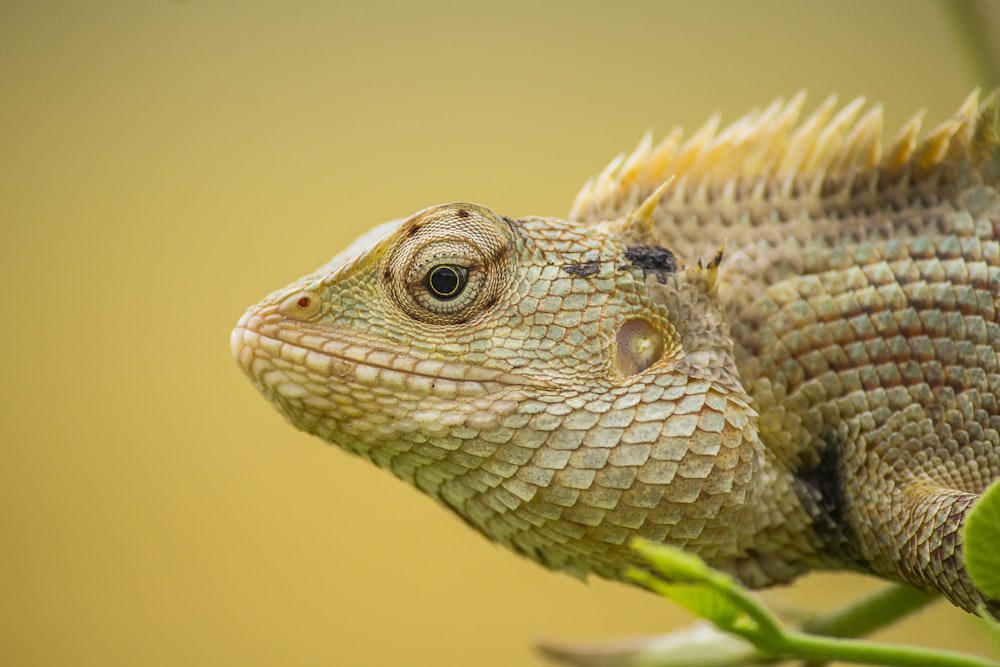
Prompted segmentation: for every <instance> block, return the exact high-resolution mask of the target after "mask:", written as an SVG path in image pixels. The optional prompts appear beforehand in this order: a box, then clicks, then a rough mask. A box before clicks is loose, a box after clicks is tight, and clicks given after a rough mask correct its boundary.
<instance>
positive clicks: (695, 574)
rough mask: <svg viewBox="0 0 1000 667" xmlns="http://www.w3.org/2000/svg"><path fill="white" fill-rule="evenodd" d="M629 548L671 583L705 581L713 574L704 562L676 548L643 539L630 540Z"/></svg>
mask: <svg viewBox="0 0 1000 667" xmlns="http://www.w3.org/2000/svg"><path fill="white" fill-rule="evenodd" d="M631 547H632V549H633V550H634V551H635V552H636V553H638V554H639V555H640V556H642V557H643V558H645V559H646V560H647V561H649V564H650V565H652V566H653V567H654V568H655V569H656V571H657V572H659V573H660V574H662V575H663V576H665V577H666V578H667V579H670V580H672V581H705V580H707V579H708V578H709V577H711V576H712V574H713V572H714V570H712V569H711V568H710V567H709V566H708V565H706V564H705V561H703V560H702V559H700V558H698V557H697V556H695V555H694V554H689V553H686V552H684V551H681V550H680V549H678V548H677V547H671V546H668V545H665V544H653V543H652V542H649V541H647V540H643V539H635V540H632V544H631Z"/></svg>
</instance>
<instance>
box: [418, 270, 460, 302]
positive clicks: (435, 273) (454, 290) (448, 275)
mask: <svg viewBox="0 0 1000 667" xmlns="http://www.w3.org/2000/svg"><path fill="white" fill-rule="evenodd" d="M468 275H469V272H468V270H467V269H465V268H464V267H461V266H451V265H442V266H435V267H434V268H433V269H431V270H430V272H429V273H428V274H427V287H428V288H429V289H430V293H431V294H432V295H433V296H434V298H436V299H439V300H441V301H448V300H449V299H454V298H455V297H456V296H458V295H459V294H461V293H462V290H463V289H464V288H465V281H466V279H467V278H468Z"/></svg>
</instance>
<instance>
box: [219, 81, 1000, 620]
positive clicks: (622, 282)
mask: <svg viewBox="0 0 1000 667" xmlns="http://www.w3.org/2000/svg"><path fill="white" fill-rule="evenodd" d="M801 104H802V98H801V96H799V97H796V98H794V99H793V100H792V101H791V102H789V103H788V104H784V103H781V102H778V103H775V104H774V105H772V106H771V107H769V108H768V109H765V110H764V111H763V112H759V113H754V114H751V115H749V116H747V117H746V118H744V119H743V120H741V121H740V122H738V123H736V124H735V125H733V126H732V127H731V128H730V129H728V130H727V131H725V132H723V133H721V134H719V135H716V134H715V125H714V124H712V123H710V124H709V125H708V126H706V128H704V129H703V130H702V131H701V132H699V133H697V134H696V135H695V136H694V137H693V138H692V139H690V140H688V142H686V143H684V144H682V143H681V141H680V134H679V131H675V132H674V133H672V134H671V135H669V136H668V138H667V140H666V141H665V142H664V143H662V144H661V145H660V146H658V147H656V148H655V149H654V148H652V147H651V146H650V145H649V143H648V141H646V142H644V143H643V144H641V145H640V147H639V149H637V151H636V152H635V153H633V154H632V155H631V156H629V157H628V158H623V159H620V160H617V161H615V162H613V163H612V165H611V166H610V167H609V168H608V169H607V170H605V172H604V173H602V174H601V176H599V177H598V178H597V179H596V180H594V181H592V182H591V183H589V184H588V185H587V186H585V188H584V190H583V191H582V192H581V194H580V196H579V197H578V199H577V203H576V205H575V206H574V210H573V212H572V213H571V215H570V219H571V222H565V221H560V220H555V219H549V218H526V219H522V220H512V219H510V218H507V217H504V216H502V215H498V214H497V213H494V212H493V211H491V210H490V209H488V208H485V207H483V206H479V205H475V204H450V205H444V206H437V207H433V208H430V209H426V210H424V211H421V212H419V213H417V214H415V215H414V216H412V217H411V218H409V219H407V220H405V221H403V222H401V223H394V224H391V225H387V226H383V227H382V228H379V229H378V230H376V232H375V234H373V235H369V237H366V238H364V239H362V240H359V242H358V243H356V244H355V246H353V247H352V248H351V249H349V250H348V251H345V253H343V254H341V255H340V256H338V257H336V258H334V259H333V260H332V261H331V262H330V263H329V264H327V265H326V266H324V267H323V268H321V269H320V270H318V271H317V272H315V273H313V274H311V275H309V276H306V277H304V278H302V279H301V280H299V281H297V282H295V283H293V284H292V285H289V286H288V287H286V288H284V289H282V290H279V291H277V292H275V293H274V294H272V295H271V296H269V297H267V298H266V299H265V300H263V301H262V302H261V303H259V304H258V305H256V306H254V307H252V308H251V309H250V310H248V311H247V313H246V314H245V315H244V316H243V318H242V319H241V320H240V322H239V324H238V325H237V327H236V329H235V330H234V332H233V336H232V346H233V354H234V355H235V356H236V358H237V359H238V360H239V361H240V363H241V364H242V366H243V368H244V370H245V371H246V372H247V374H248V375H249V376H250V378H251V379H252V380H253V382H254V384H255V385H256V386H257V387H258V388H259V389H260V390H261V391H262V392H263V393H264V394H265V395H266V396H267V397H268V398H269V399H270V400H271V401H272V402H273V403H274V405H275V406H276V407H277V408H278V409H279V410H280V411H281V412H282V413H283V414H284V415H285V416H286V417H287V418H288V419H289V420H290V421H291V423H292V424H294V425H295V426H296V427H298V428H300V429H303V430H305V431H308V432H310V433H314V434H316V435H318V436H320V437H321V438H323V439H324V440H326V441H327V442H330V443H332V444H336V445H339V446H340V447H343V448H344V449H346V450H348V451H350V452H353V453H355V454H358V455H359V456H362V457H364V458H366V459H368V460H370V461H372V462H374V463H375V464H376V465H378V466H380V467H383V468H387V469H389V470H391V471H392V472H393V473H394V474H395V475H397V476H398V477H400V478H401V479H403V480H405V481H407V482H409V483H410V484H412V485H414V486H416V487H417V488H419V489H420V490H422V491H424V492H425V493H428V494H430V495H431V496H433V497H435V498H437V499H438V500H439V501H440V502H442V503H443V504H444V505H446V506H447V507H449V508H451V509H452V510H454V511H455V512H456V513H458V514H459V515H460V516H461V517H462V518H464V519H465V520H466V521H467V522H468V523H469V524H470V525H472V526H474V527H475V528H476V529H478V530H480V531H481V532H483V533H484V534H485V535H487V536H488V537H490V538H491V539H494V540H497V541H499V542H501V543H503V544H505V545H507V546H509V547H510V548H512V549H514V550H515V551H517V552H519V553H522V554H524V555H526V556H529V557H531V558H533V559H535V560H537V561H539V562H541V563H543V564H544V565H547V566H548V567H551V568H555V569H561V570H566V571H569V572H571V573H574V574H576V575H579V576H585V575H586V574H588V573H590V572H594V573H596V574H598V575H600V576H603V577H608V578H612V579H621V578H622V577H623V572H624V570H625V569H626V568H627V567H628V566H630V565H641V564H640V563H637V562H636V557H635V556H634V555H633V554H632V552H631V551H630V550H629V548H628V541H629V539H630V538H632V537H637V536H640V537H644V538H646V539H649V540H652V541H654V542H662V543H669V544H673V545H678V546H681V547H683V548H685V549H688V550H690V551H692V552H694V553H696V554H698V555H699V556H701V557H702V558H704V559H705V560H707V561H708V562H709V563H710V564H712V565H714V566H716V567H719V568H721V569H724V570H727V571H729V572H731V573H733V574H735V575H736V576H737V577H738V578H740V579H741V580H742V581H743V582H745V583H746V584H747V585H750V586H754V587H759V586H766V585H769V584H773V583H777V582H785V581H789V580H791V579H793V578H794V577H795V576H797V575H799V574H801V573H803V572H806V571H808V570H812V569H818V568H824V569H831V568H839V569H853V570H860V571H866V572H872V573H875V574H878V575H880V576H883V577H886V578H889V579H894V580H897V581H902V582H906V583H910V584H912V585H914V586H917V587H919V588H922V589H924V590H929V591H937V592H940V593H942V594H943V595H944V596H946V597H947V598H948V599H949V600H951V601H952V602H953V603H954V604H956V605H957V606H959V607H962V608H964V609H966V610H969V611H975V610H977V609H978V608H981V607H982V606H983V605H986V607H987V608H988V609H989V610H990V611H992V612H993V613H994V614H995V613H996V612H997V610H998V609H1000V607H998V606H997V603H996V601H993V600H987V599H984V597H983V596H982V595H981V594H980V592H979V591H977V590H976V588H975V587H974V585H973V584H972V583H971V581H970V580H969V578H968V575H967V574H966V572H965V568H964V565H963V563H962V556H961V543H960V536H961V526H962V523H963V521H964V516H965V511H966V510H967V508H968V507H969V506H970V505H971V504H972V502H974V501H975V500H976V498H977V497H978V495H979V494H980V493H981V492H982V491H983V490H984V489H985V487H986V486H988V485H989V483H990V482H991V481H992V480H994V479H996V478H997V477H998V476H1000V405H998V400H1000V361H998V353H1000V313H998V309H997V306H998V303H1000V302H998V298H1000V244H998V239H1000V194H998V192H997V185H998V171H1000V169H998V161H1000V157H998V155H1000V151H998V141H997V136H996V126H997V104H996V98H993V99H992V101H990V102H988V103H987V104H984V105H983V106H982V107H978V109H977V105H976V98H975V96H973V97H971V98H970V99H969V100H968V101H967V102H966V104H965V105H964V106H963V107H962V109H961V110H960V111H959V113H958V115H956V117H955V118H954V119H953V120H952V121H949V122H948V123H946V124H944V125H943V126H942V127H941V128H939V129H938V130H937V131H935V132H934V133H932V134H931V135H930V136H929V137H928V138H927V139H926V140H925V141H924V142H923V143H921V144H919V145H918V144H917V143H916V141H915V136H916V133H917V131H918V129H919V122H918V121H914V122H911V123H910V124H909V125H908V126H907V128H905V129H904V132H903V134H902V135H901V136H900V138H899V139H898V140H897V141H896V142H895V143H894V144H893V145H892V146H890V148H889V149H887V150H886V151H885V152H884V155H883V151H882V149H881V138H880V135H881V110H880V109H879V108H877V107H876V108H875V109H874V110H873V111H871V112H869V113H868V114H867V115H865V116H864V117H862V118H861V119H860V120H859V121H857V122H855V121H854V115H855V114H856V112H857V110H858V109H859V108H860V102H855V103H853V104H851V105H848V106H847V107H845V109H844V110H842V111H841V112H840V113H839V114H838V115H837V116H836V117H834V118H833V119H832V120H829V115H830V113H831V112H832V110H833V102H832V101H829V102H827V103H826V104H824V105H823V106H821V108H820V109H819V111H817V112H816V114H814V115H813V116H812V117H811V118H809V119H807V120H806V121H804V122H802V123H801V124H799V125H798V127H797V128H796V127H795V126H796V122H797V119H798V113H799V109H800V108H801ZM723 247H724V250H723V251H720V248H723Z"/></svg>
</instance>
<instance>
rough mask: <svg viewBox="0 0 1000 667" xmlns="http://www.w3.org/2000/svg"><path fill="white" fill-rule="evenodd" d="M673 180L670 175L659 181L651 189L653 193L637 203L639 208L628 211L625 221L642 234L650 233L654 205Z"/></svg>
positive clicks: (655, 205)
mask: <svg viewBox="0 0 1000 667" xmlns="http://www.w3.org/2000/svg"><path fill="white" fill-rule="evenodd" d="M673 182H674V177H673V176H671V177H670V178H668V179H667V180H666V181H664V182H663V183H661V184H660V186H659V187H658V188H656V189H655V190H653V194H651V195H649V196H648V197H646V199H645V200H644V201H643V202H642V204H640V205H639V208H637V209H635V210H634V211H632V212H631V213H629V215H628V217H627V218H626V223H627V224H632V225H635V226H636V227H638V228H639V230H640V232H641V233H642V234H652V233H653V228H654V220H653V213H655V212H656V207H657V206H658V205H659V203H660V200H661V199H662V198H663V193H664V192H666V191H667V188H669V187H670V184H671V183H673Z"/></svg>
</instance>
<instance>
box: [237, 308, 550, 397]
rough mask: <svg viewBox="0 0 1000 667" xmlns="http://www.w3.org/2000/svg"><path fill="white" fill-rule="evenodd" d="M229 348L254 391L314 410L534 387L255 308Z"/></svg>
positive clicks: (522, 378) (503, 375)
mask: <svg viewBox="0 0 1000 667" xmlns="http://www.w3.org/2000/svg"><path fill="white" fill-rule="evenodd" d="M290 323H294V326H290ZM230 348H231V351H232V354H233V357H234V358H235V359H236V360H237V362H239V364H240V365H241V366H242V367H243V370H244V371H245V372H246V374H247V375H248V376H249V377H250V378H251V380H253V382H254V383H255V384H256V385H257V386H258V388H259V389H261V391H264V392H265V393H276V394H278V395H279V396H281V397H282V398H285V399H292V400H296V399H299V400H302V401H304V402H306V403H316V404H317V406H319V405H321V404H322V403H325V402H326V399H325V398H324V397H326V396H329V395H330V393H331V391H334V390H335V389H336V388H338V387H341V388H344V389H346V388H349V387H356V388H359V389H364V388H368V389H370V390H373V391H388V392H393V393H398V394H407V395H410V396H427V395H433V396H437V397H439V398H442V399H456V398H472V397H477V396H483V395H486V394H489V393H493V392H496V391H500V390H503V389H507V388H510V387H513V386H520V387H528V386H532V387H540V386H541V385H540V383H538V382H537V381H535V380H533V379H531V378H528V377H525V376H523V375H520V374H516V373H510V372H506V371H501V370H496V369H491V368H486V367H483V366H478V365H473V364H466V363H462V362H459V361H441V360H436V359H421V358H417V357H415V356H413V354H412V353H411V351H409V350H407V349H406V348H403V347H400V346H395V345H392V344H389V343H386V342H385V341H378V342H373V341H372V339H370V338H365V337H363V336H360V335H359V334H358V333H357V332H354V331H352V330H350V329H343V328H340V327H331V326H329V325H319V324H316V323H307V322H302V321H295V320H290V319H289V318H286V317H284V316H283V315H281V314H280V313H278V312H277V311H276V309H274V308H267V307H265V308H260V307H259V306H258V307H254V308H251V309H250V310H248V311H247V312H246V313H244V315H243V316H242V317H241V318H240V320H239V322H238V323H237V325H236V327H235V328H234V329H233V332H232V334H231V336H230Z"/></svg>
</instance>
